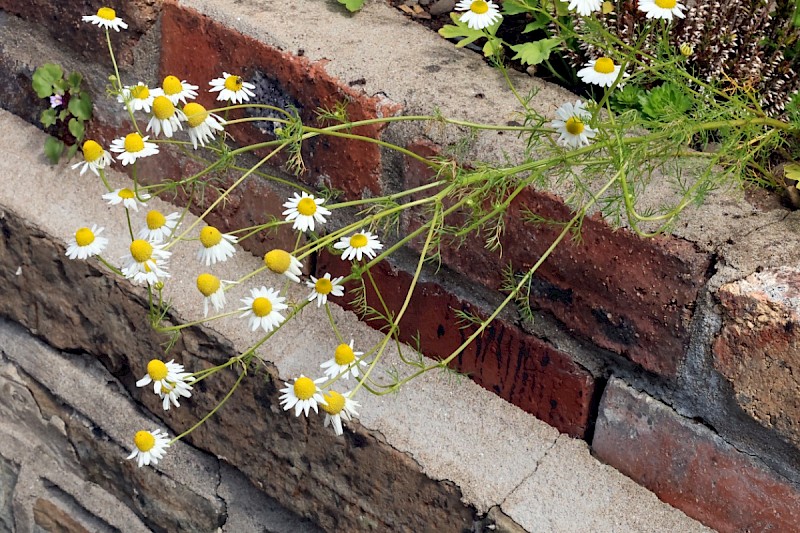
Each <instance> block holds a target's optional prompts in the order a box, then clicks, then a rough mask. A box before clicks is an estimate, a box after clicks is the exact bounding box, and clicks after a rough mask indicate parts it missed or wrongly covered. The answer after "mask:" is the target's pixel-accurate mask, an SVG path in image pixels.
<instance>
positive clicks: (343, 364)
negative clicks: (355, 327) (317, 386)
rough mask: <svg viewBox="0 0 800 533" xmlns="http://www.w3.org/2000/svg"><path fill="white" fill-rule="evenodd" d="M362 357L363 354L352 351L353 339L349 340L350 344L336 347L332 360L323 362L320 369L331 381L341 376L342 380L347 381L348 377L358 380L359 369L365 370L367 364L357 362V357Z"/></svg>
mask: <svg viewBox="0 0 800 533" xmlns="http://www.w3.org/2000/svg"><path fill="white" fill-rule="evenodd" d="M362 355H364V352H354V351H353V339H350V344H344V343H342V344H340V345H339V346H337V347H336V351H335V352H334V353H333V358H332V359H329V360H327V361H325V362H324V363H322V364H321V365H319V366H320V367H322V369H323V370H324V371H325V375H326V376H327V377H328V378H330V379H333V378H335V377H338V376H339V374H341V378H342V379H348V378H349V376H350V375H352V376H353V377H354V378H358V370H359V367H364V368H366V367H367V366H369V365H367V363H366V362H364V361H360V360H358V358H359V357H361V356H362Z"/></svg>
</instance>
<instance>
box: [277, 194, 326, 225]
mask: <svg viewBox="0 0 800 533" xmlns="http://www.w3.org/2000/svg"><path fill="white" fill-rule="evenodd" d="M323 203H325V199H324V198H314V196H312V195H310V194H308V193H307V192H303V193H302V196H300V195H298V194H297V193H294V198H289V201H288V202H286V203H285V204H283V207H287V208H288V209H287V210H286V211H284V212H283V214H284V215H287V216H286V221H287V222H288V221H290V220H294V224H293V225H292V229H296V230H299V231H303V232H305V231H309V230H310V231H314V222H315V221H316V222H319V223H320V224H324V223H325V217H326V216H328V215H330V214H331V212H330V211H328V210H327V209H325V208H324V207H322V204H323Z"/></svg>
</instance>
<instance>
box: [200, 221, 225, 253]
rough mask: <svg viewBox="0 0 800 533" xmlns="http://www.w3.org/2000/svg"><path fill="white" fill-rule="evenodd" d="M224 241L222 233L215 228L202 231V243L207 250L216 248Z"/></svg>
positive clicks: (208, 227) (210, 227) (207, 227)
mask: <svg viewBox="0 0 800 533" xmlns="http://www.w3.org/2000/svg"><path fill="white" fill-rule="evenodd" d="M221 240H222V233H220V232H219V230H218V229H217V228H215V227H213V226H206V227H205V228H203V229H202V230H200V242H201V243H203V246H205V247H206V248H211V247H212V246H216V245H217V244H219V242H220V241H221Z"/></svg>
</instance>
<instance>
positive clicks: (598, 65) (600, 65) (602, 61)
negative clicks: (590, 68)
mask: <svg viewBox="0 0 800 533" xmlns="http://www.w3.org/2000/svg"><path fill="white" fill-rule="evenodd" d="M594 70H595V72H599V73H600V74H611V73H612V72H614V61H613V60H612V59H611V58H608V57H601V58H599V59H598V60H597V61H595V62H594Z"/></svg>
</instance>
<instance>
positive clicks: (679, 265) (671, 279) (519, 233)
mask: <svg viewBox="0 0 800 533" xmlns="http://www.w3.org/2000/svg"><path fill="white" fill-rule="evenodd" d="M408 148H409V149H412V150H414V151H415V152H417V153H420V154H421V155H425V156H426V157H429V156H430V155H432V153H435V152H432V148H431V146H430V145H429V144H428V143H423V142H419V141H415V142H412V143H410V144H409V145H408ZM404 174H405V185H406V186H407V187H415V186H418V185H421V184H423V183H428V182H429V181H430V179H431V177H432V172H431V171H430V170H429V169H428V168H427V167H425V166H424V165H421V164H420V163H418V162H416V161H413V160H411V159H410V158H406V163H405V166H404ZM526 211H531V212H533V213H536V214H538V215H539V216H541V217H544V218H545V219H550V220H556V221H564V222H565V221H568V220H569V219H570V218H571V217H572V215H573V214H572V213H571V212H570V209H569V207H567V206H566V205H565V204H564V202H563V201H562V200H561V199H559V198H557V197H556V196H553V195H551V194H549V193H546V192H542V191H537V190H534V189H533V188H528V189H525V190H524V191H522V192H521V193H520V194H519V195H518V196H517V197H516V198H515V199H514V200H513V201H512V202H511V204H510V207H509V209H508V211H507V213H506V216H505V226H504V232H503V234H502V237H501V245H502V251H503V252H502V256H500V255H498V253H496V252H491V251H489V250H487V249H486V248H485V247H484V241H483V238H481V237H478V236H476V237H473V238H470V239H466V240H465V241H464V242H463V243H462V244H461V245H460V247H456V246H455V245H450V246H447V245H445V246H442V248H441V252H442V258H443V260H444V262H445V263H446V264H447V265H448V266H449V267H451V268H453V269H454V270H457V271H458V272H460V273H462V274H464V275H465V276H467V277H468V278H470V279H471V280H473V281H476V282H478V283H481V284H483V285H486V286H487V287H491V288H495V289H497V288H500V287H501V286H502V284H503V281H504V280H503V272H504V270H505V269H506V267H507V265H509V264H510V265H511V266H512V267H513V268H514V270H515V271H516V272H525V271H527V269H529V268H531V267H532V266H533V265H534V264H535V263H536V261H538V260H539V258H540V257H541V255H542V254H543V253H544V252H545V251H546V249H547V248H548V247H549V246H550V244H551V243H552V242H553V241H554V240H555V238H556V237H557V236H558V234H559V233H560V231H561V227H560V226H559V225H555V224H532V223H527V222H525V221H524V218H525V213H526ZM457 218H458V217H457V216H456V217H455V218H454V220H453V221H450V222H451V223H454V224H457V223H458V221H457V220H456V219H457ZM415 222H416V221H415V219H414V217H408V218H407V223H408V224H410V225H411V227H413V226H414V224H415ZM581 237H582V239H581V242H580V243H575V242H573V241H571V240H569V239H567V240H565V241H564V242H562V243H561V244H560V245H559V246H558V247H557V248H556V250H555V251H554V252H553V253H552V254H551V255H550V257H549V258H548V259H547V261H546V262H545V263H544V264H543V265H542V266H541V267H540V268H539V269H538V271H537V273H536V275H535V278H534V282H533V284H532V292H531V304H532V305H533V306H534V307H536V308H540V309H544V310H547V311H549V312H551V313H552V314H553V315H554V316H555V317H556V318H557V319H558V320H560V321H561V322H563V323H564V324H565V325H566V327H567V328H569V329H570V330H572V331H574V332H576V333H578V334H580V335H582V336H584V337H586V338H589V339H591V340H592V341H593V342H594V343H595V344H597V345H598V346H600V347H602V348H605V349H608V350H611V351H614V352H616V353H619V354H621V355H623V356H625V357H627V358H629V359H630V360H632V361H634V362H635V363H638V364H640V365H641V366H642V367H644V368H646V369H647V370H650V371H652V372H656V373H659V374H662V375H666V376H673V375H675V373H676V371H677V369H678V368H679V367H680V365H681V362H682V361H683V359H684V356H685V352H686V348H687V345H688V342H689V323H690V321H691V318H692V313H693V310H694V304H695V299H696V297H697V293H698V290H699V288H700V287H701V286H702V285H703V283H704V282H705V280H706V277H707V276H706V271H707V269H708V265H709V263H710V257H709V256H708V254H706V253H703V252H700V251H698V250H697V249H696V247H695V246H694V245H693V244H691V243H689V242H686V241H682V240H679V239H675V238H671V237H659V238H654V239H646V240H645V239H640V238H639V237H637V236H635V235H634V234H632V233H630V232H628V231H626V230H614V229H612V228H611V227H609V226H608V224H606V223H605V222H604V221H603V220H601V219H600V218H598V217H587V218H586V219H585V220H584V222H583V226H582V233H581Z"/></svg>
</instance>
